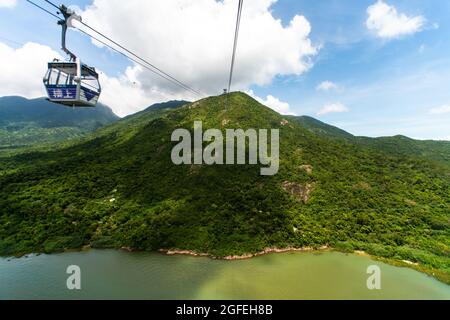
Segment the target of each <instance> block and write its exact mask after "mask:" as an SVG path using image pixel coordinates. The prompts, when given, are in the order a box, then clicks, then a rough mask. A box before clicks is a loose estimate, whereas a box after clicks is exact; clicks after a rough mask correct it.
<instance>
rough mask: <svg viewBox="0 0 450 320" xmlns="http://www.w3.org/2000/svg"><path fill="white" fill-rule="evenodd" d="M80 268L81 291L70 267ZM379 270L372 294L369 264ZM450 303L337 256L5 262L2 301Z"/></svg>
mask: <svg viewBox="0 0 450 320" xmlns="http://www.w3.org/2000/svg"><path fill="white" fill-rule="evenodd" d="M69 265H78V266H79V267H80V268H81V286H82V288H81V290H79V291H70V290H68V289H67V288H66V279H67V277H68V276H69V275H67V274H66V268H67V267H68V266H69ZM370 265H378V266H379V267H380V268H381V286H382V288H381V290H368V289H367V286H366V280H367V278H368V276H369V275H367V273H366V271H367V267H368V266H370ZM122 298H123V299H450V286H448V285H446V284H444V283H441V282H439V281H437V280H435V279H433V278H432V277H429V276H427V275H425V274H422V273H419V272H417V271H414V270H412V269H409V268H398V267H393V266H390V265H386V264H383V263H380V262H376V261H373V260H371V259H370V258H368V257H362V256H357V255H352V254H348V255H346V254H343V253H337V252H324V253H285V254H271V255H266V256H262V257H258V258H254V259H250V260H241V261H219V260H212V259H209V258H196V257H189V256H165V255H161V254H157V253H127V252H122V251H115V250H90V251H86V252H76V253H64V254H56V255H39V256H36V255H32V256H28V257H25V258H20V259H0V299H122Z"/></svg>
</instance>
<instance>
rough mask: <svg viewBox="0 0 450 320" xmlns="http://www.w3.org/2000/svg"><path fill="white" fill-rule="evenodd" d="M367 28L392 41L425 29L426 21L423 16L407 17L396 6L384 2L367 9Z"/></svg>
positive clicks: (380, 0) (379, 1) (380, 1)
mask: <svg viewBox="0 0 450 320" xmlns="http://www.w3.org/2000/svg"><path fill="white" fill-rule="evenodd" d="M367 14H368V18H367V21H366V26H367V28H368V29H369V30H371V31H373V32H375V34H376V35H377V36H378V37H380V38H385V39H392V38H398V37H401V36H404V35H409V34H413V33H416V32H419V31H421V30H422V29H423V27H424V25H425V22H426V19H425V18H424V17H423V16H420V15H419V16H415V17H413V16H407V15H406V14H404V13H399V12H398V11H397V9H396V8H395V7H394V6H390V5H388V4H387V3H385V2H384V1H383V0H378V1H377V3H375V4H373V5H371V6H370V7H368V8H367Z"/></svg>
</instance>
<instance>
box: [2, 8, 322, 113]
mask: <svg viewBox="0 0 450 320" xmlns="http://www.w3.org/2000/svg"><path fill="white" fill-rule="evenodd" d="M0 1H1V0H0ZM274 2H275V0H260V1H248V2H246V3H245V4H244V11H243V16H242V25H241V29H240V30H241V33H240V37H239V46H238V52H237V60H236V69H235V74H234V80H233V87H232V89H233V90H242V91H246V90H248V89H249V87H250V86H251V85H267V84H269V83H270V82H271V81H272V79H273V78H274V77H275V76H277V75H300V74H302V73H304V72H306V71H307V70H308V69H309V68H311V66H312V62H311V58H312V57H313V56H315V55H316V54H317V52H318V50H319V49H318V48H317V47H315V46H314V45H313V44H312V43H311V41H310V39H309V34H310V31H311V26H310V24H309V22H308V21H307V20H306V18H304V17H303V16H299V15H296V16H295V17H294V18H293V19H292V21H291V22H290V23H289V24H288V25H287V26H283V25H282V23H281V21H280V20H277V19H276V18H274V17H273V16H272V13H271V11H270V7H271V5H272V4H273V3H274ZM236 9H237V7H236V2H235V1H233V0H224V1H216V0H173V1H141V0H129V1H127V5H126V6H124V5H123V1H121V0H107V1H106V0H95V1H94V2H93V4H92V5H90V6H89V7H87V8H86V9H85V11H84V12H81V14H82V16H83V21H84V22H86V23H88V24H89V25H91V26H92V27H94V28H96V29H98V30H101V31H102V32H104V33H105V34H106V35H110V36H111V37H112V38H114V40H116V41H118V42H119V43H121V44H124V45H125V46H126V47H127V48H129V49H131V50H132V51H135V52H136V53H138V54H139V55H140V56H142V57H145V58H146V59H148V60H150V61H151V62H152V63H154V64H155V65H157V66H158V67H160V68H161V69H163V70H165V71H166V72H168V73H169V74H171V75H173V76H175V77H176V78H177V79H179V80H181V81H183V82H185V83H187V84H188V85H190V86H191V87H193V88H195V89H198V90H200V91H202V92H203V93H205V94H206V95H214V94H219V93H221V92H222V89H223V88H224V87H225V86H226V83H227V77H228V73H229V67H230V60H231V49H232V43H233V36H234V23H235V19H236ZM118 21H120V23H118ZM96 45H99V44H98V43H97V44H96ZM30 46H31V47H30ZM105 50H106V49H105ZM55 56H59V54H58V53H56V52H55V51H53V50H51V49H50V48H49V47H45V46H40V45H37V44H27V45H26V46H24V47H22V48H19V49H12V48H10V47H7V46H6V45H3V46H2V47H1V50H0V70H2V72H1V73H0V95H13V94H14V95H23V96H26V97H28V98H34V97H38V96H43V95H45V91H44V88H43V85H42V81H41V79H42V77H43V75H44V73H45V68H46V63H47V62H48V61H51V60H52V59H53V58H54V57H55ZM81 58H82V57H81ZM130 64H131V65H130V67H129V68H127V70H126V71H124V72H123V74H120V75H118V76H116V77H108V75H106V74H104V73H102V74H101V83H102V89H103V90H102V95H101V97H100V102H103V103H105V104H107V105H109V106H110V107H111V108H112V109H113V110H114V111H115V112H116V113H117V114H119V115H121V116H124V115H128V114H131V113H134V112H136V111H139V110H142V109H144V108H146V107H147V106H149V105H151V104H152V103H155V102H161V101H165V100H170V99H186V100H191V101H192V100H195V99H198V97H197V96H194V95H192V94H190V93H189V92H186V91H185V90H183V89H180V88H179V87H177V86H175V85H173V84H172V83H170V82H167V81H166V80H164V79H161V78H159V77H157V76H155V75H154V74H153V73H151V72H149V71H148V70H145V69H143V68H142V67H140V66H138V65H135V64H132V63H131V62H130ZM5 69H6V72H5V71H4V70H5ZM263 101H264V102H265V104H270V105H271V106H272V107H273V108H274V109H276V110H278V111H281V112H287V113H289V106H288V105H287V104H285V103H283V102H281V101H279V100H278V99H276V98H275V97H273V96H268V97H266V99H263Z"/></svg>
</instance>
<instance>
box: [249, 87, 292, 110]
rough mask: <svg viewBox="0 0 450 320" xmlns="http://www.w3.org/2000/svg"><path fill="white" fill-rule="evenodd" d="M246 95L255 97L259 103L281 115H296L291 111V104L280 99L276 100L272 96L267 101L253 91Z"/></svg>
mask: <svg viewBox="0 0 450 320" xmlns="http://www.w3.org/2000/svg"><path fill="white" fill-rule="evenodd" d="M246 93H247V94H248V95H250V96H251V97H253V98H254V99H255V100H256V101H258V102H259V103H261V104H263V105H265V106H267V107H269V108H271V109H272V110H274V111H276V112H278V113H279V114H282V115H293V116H295V115H296V114H295V113H293V112H292V111H291V107H290V106H289V103H287V102H283V101H280V100H279V99H278V98H276V97H274V96H272V95H270V94H269V95H268V96H267V97H266V98H265V99H263V98H261V97H258V96H257V95H255V93H254V92H253V91H252V90H248V91H246Z"/></svg>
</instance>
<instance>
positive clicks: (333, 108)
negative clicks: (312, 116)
mask: <svg viewBox="0 0 450 320" xmlns="http://www.w3.org/2000/svg"><path fill="white" fill-rule="evenodd" d="M348 111H349V109H348V108H347V107H346V106H345V105H343V104H342V103H339V102H338V103H331V104H327V105H325V106H324V107H323V108H322V109H320V111H319V112H318V113H317V115H318V116H323V115H325V114H328V113H342V112H348Z"/></svg>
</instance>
